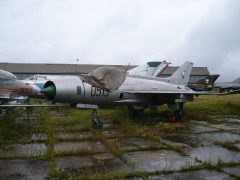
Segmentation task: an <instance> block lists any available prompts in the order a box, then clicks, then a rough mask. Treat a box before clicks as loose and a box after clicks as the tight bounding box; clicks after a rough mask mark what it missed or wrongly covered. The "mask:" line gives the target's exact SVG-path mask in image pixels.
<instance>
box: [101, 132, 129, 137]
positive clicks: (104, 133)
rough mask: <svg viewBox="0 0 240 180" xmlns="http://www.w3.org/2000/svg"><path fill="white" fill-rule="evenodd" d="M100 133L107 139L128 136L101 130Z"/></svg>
mask: <svg viewBox="0 0 240 180" xmlns="http://www.w3.org/2000/svg"><path fill="white" fill-rule="evenodd" d="M101 133H102V134H103V135H104V136H106V137H108V138H115V137H129V136H130V135H129V134H126V133H123V132H120V131H118V130H103V131H101Z"/></svg>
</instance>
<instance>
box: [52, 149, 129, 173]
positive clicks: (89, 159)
mask: <svg viewBox="0 0 240 180" xmlns="http://www.w3.org/2000/svg"><path fill="white" fill-rule="evenodd" d="M56 163H57V169H58V171H59V172H60V173H61V174H62V176H78V175H92V174H93V173H102V174H104V173H109V172H130V170H131V168H130V167H129V166H128V165H126V164H125V163H124V162H123V161H121V160H120V159H119V158H117V157H115V156H114V155H113V154H111V153H99V154H95V155H85V156H70V157H57V158H56Z"/></svg>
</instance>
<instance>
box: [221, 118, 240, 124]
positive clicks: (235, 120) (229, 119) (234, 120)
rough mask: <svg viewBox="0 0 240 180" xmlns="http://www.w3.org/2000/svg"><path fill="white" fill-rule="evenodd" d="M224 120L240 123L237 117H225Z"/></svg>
mask: <svg viewBox="0 0 240 180" xmlns="http://www.w3.org/2000/svg"><path fill="white" fill-rule="evenodd" d="M223 120H224V121H226V122H236V123H240V119H237V118H224V119H223Z"/></svg>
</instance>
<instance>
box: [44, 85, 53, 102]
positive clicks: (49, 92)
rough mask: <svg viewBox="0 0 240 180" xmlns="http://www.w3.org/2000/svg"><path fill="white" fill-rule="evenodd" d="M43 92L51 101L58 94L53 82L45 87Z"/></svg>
mask: <svg viewBox="0 0 240 180" xmlns="http://www.w3.org/2000/svg"><path fill="white" fill-rule="evenodd" d="M42 93H43V94H44V96H45V98H46V99H47V100H50V101H52V100H54V99H55V96H56V87H55V85H54V84H52V85H50V86H48V87H46V88H44V89H43V90H42Z"/></svg>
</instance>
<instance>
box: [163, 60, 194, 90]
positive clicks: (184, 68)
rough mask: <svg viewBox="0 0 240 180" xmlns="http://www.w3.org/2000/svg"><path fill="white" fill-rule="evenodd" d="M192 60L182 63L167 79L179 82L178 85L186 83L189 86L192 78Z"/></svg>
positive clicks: (175, 82)
mask: <svg viewBox="0 0 240 180" xmlns="http://www.w3.org/2000/svg"><path fill="white" fill-rule="evenodd" d="M192 66H193V63H192V62H188V61H187V62H185V63H184V64H183V65H181V66H180V67H179V68H178V69H177V70H176V71H175V72H174V73H173V74H172V76H170V77H168V78H164V79H166V80H167V81H168V82H170V83H173V84H177V85H185V86H187V84H188V82H189V79H190V74H191V71H192Z"/></svg>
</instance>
